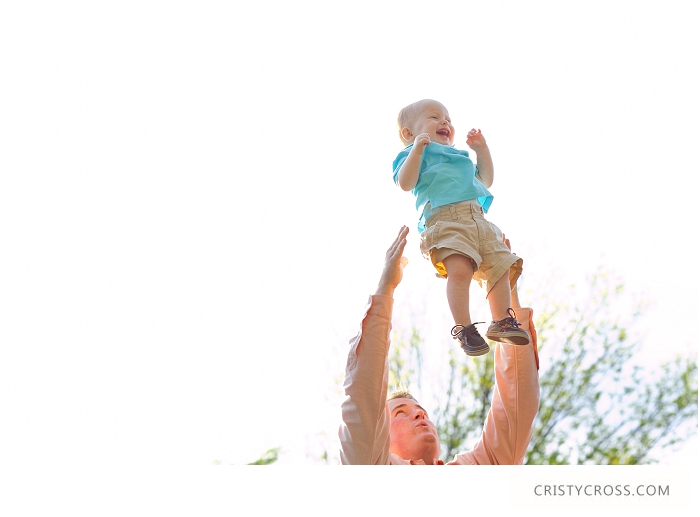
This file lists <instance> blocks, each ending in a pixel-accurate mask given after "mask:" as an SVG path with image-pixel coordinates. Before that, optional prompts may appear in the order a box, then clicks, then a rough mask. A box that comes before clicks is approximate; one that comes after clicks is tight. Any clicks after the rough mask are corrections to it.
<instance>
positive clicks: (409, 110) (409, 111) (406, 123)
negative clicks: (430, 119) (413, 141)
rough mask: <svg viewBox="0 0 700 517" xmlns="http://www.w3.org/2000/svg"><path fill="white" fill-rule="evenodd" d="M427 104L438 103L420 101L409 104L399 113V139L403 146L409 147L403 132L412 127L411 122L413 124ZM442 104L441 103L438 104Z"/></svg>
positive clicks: (429, 100)
mask: <svg viewBox="0 0 700 517" xmlns="http://www.w3.org/2000/svg"><path fill="white" fill-rule="evenodd" d="M426 102H437V101H434V100H432V99H423V100H420V101H416V102H414V103H413V104H409V105H408V106H406V107H405V108H403V109H402V110H401V111H399V118H398V124H399V138H400V139H401V141H402V142H403V145H408V140H404V138H403V135H402V134H401V130H402V129H403V128H405V127H410V125H411V122H413V119H414V117H415V116H416V115H418V114H419V113H420V110H421V109H422V108H423V104H425V103H426ZM437 103H438V104H440V103H439V102H437Z"/></svg>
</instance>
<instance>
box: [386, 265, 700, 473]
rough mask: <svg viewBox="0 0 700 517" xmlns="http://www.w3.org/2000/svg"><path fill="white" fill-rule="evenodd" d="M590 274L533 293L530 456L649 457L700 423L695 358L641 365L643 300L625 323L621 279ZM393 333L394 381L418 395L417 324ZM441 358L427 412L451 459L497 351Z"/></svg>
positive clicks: (475, 423) (613, 460)
mask: <svg viewBox="0 0 700 517" xmlns="http://www.w3.org/2000/svg"><path fill="white" fill-rule="evenodd" d="M589 284H590V285H589V286H588V289H584V290H581V289H577V288H576V287H575V286H571V287H570V289H569V292H568V293H566V295H565V296H562V297H561V299H564V300H567V301H566V302H558V301H552V299H551V297H550V299H549V301H547V300H546V299H543V300H542V303H536V304H535V303H533V305H535V307H536V308H537V312H536V314H535V315H536V317H537V319H536V321H535V328H536V329H537V334H538V344H539V350H540V361H541V362H540V372H539V373H540V393H541V401H540V408H539V413H538V415H537V418H536V421H535V426H534V431H533V436H532V441H531V444H530V447H529V449H528V452H527V454H526V458H525V463H527V464H539V465H541V464H596V465H610V464H643V463H652V462H653V461H654V460H653V458H652V457H651V455H650V454H651V453H652V451H654V450H659V449H664V448H667V447H672V446H673V445H674V444H677V443H678V442H680V441H682V440H685V439H687V437H688V436H690V435H691V434H693V433H695V432H696V431H697V409H698V389H697V360H696V359H695V358H683V357H677V358H676V359H675V360H673V361H670V362H667V363H664V364H661V365H660V366H659V368H658V369H654V371H649V370H648V369H644V368H642V367H640V366H638V365H635V364H634V363H635V361H634V356H635V352H636V351H637V350H638V349H639V346H640V340H639V339H633V338H631V337H630V331H631V330H633V329H634V327H635V322H637V321H638V319H639V318H640V317H641V315H642V311H641V309H639V308H637V309H636V310H635V311H633V312H632V313H631V315H630V316H629V321H626V322H624V323H621V322H619V321H618V318H617V317H615V316H614V314H613V312H612V310H611V305H612V304H613V303H614V302H619V300H620V297H621V295H622V294H623V291H624V289H623V286H622V284H621V283H619V282H615V281H614V280H613V279H612V278H611V276H610V275H608V274H605V273H602V272H598V273H596V274H595V275H593V277H592V278H591V279H590V283H589ZM543 291H545V292H546V291H547V290H546V289H545V290H543ZM392 341H393V345H392V350H391V352H390V370H391V373H390V389H391V387H396V388H399V387H400V388H407V389H409V390H411V391H412V392H414V393H416V394H418V396H419V398H420V393H421V382H423V383H425V379H424V377H426V374H425V372H424V370H423V368H422V360H421V355H420V349H421V344H422V338H421V336H420V333H419V331H418V330H417V329H416V328H412V329H411V331H410V334H409V337H408V338H405V337H402V336H401V333H400V332H395V333H394V336H393V340H392ZM445 367H446V371H447V374H446V375H441V376H432V377H433V378H437V379H444V381H442V382H440V381H438V382H437V389H436V390H434V391H435V393H439V394H440V395H439V396H436V397H435V401H434V404H433V405H432V407H433V408H434V410H433V413H432V415H431V416H432V418H433V420H434V421H435V423H436V426H437V428H438V432H439V434H440V439H441V441H442V454H443V458H442V459H443V460H445V461H447V460H450V459H452V457H453V456H454V454H456V453H457V452H459V451H461V450H465V449H468V448H469V447H471V444H473V443H474V442H475V441H476V440H477V439H478V436H479V434H480V432H481V428H482V426H483V423H484V420H485V418H486V414H487V412H488V410H489V407H490V401H491V395H492V393H493V388H494V375H493V354H488V355H487V356H484V357H480V358H479V359H478V360H473V361H465V358H464V355H463V354H462V352H461V351H460V350H459V349H458V348H456V347H454V348H453V349H451V350H450V355H449V361H446V364H445ZM443 373H444V372H443Z"/></svg>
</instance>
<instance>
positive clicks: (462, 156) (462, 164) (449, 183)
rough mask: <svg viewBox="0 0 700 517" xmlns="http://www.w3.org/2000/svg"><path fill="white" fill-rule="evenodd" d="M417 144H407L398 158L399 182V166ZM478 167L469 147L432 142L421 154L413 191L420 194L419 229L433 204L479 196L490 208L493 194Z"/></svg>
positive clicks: (396, 166)
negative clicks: (472, 159) (486, 185)
mask: <svg viewBox="0 0 700 517" xmlns="http://www.w3.org/2000/svg"><path fill="white" fill-rule="evenodd" d="M411 147H413V144H411V145H409V146H408V147H406V148H405V149H404V150H403V151H401V152H400V153H399V155H398V156H397V157H396V159H395V160H394V183H397V184H398V177H399V169H400V168H401V165H403V162H405V161H406V158H407V157H408V153H409V152H410V151H411ZM477 172H478V169H477V168H476V166H475V165H474V162H472V161H471V159H470V158H469V153H468V152H467V151H462V150H460V149H455V148H454V147H452V146H450V145H442V144H438V143H435V142H431V143H430V145H428V146H427V147H426V148H425V150H424V151H423V156H422V157H421V164H420V173H419V175H418V183H416V186H415V187H413V190H412V191H411V192H412V193H413V195H414V196H416V210H418V213H419V214H420V220H419V221H418V231H419V232H423V231H424V230H425V221H426V219H428V218H429V217H430V213H428V212H427V211H426V205H427V204H428V203H430V208H437V207H439V206H443V205H448V204H450V203H458V202H459V201H468V200H470V199H476V200H477V201H478V202H479V204H480V205H481V206H482V208H483V209H484V212H488V210H489V207H490V206H491V202H492V201H493V196H492V195H491V193H490V192H489V191H488V189H487V188H486V187H484V185H483V184H482V183H481V182H480V181H479V180H478V179H477V178H476V173H477Z"/></svg>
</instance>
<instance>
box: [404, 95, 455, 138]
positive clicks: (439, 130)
mask: <svg viewBox="0 0 700 517" xmlns="http://www.w3.org/2000/svg"><path fill="white" fill-rule="evenodd" d="M409 130H410V132H411V137H410V140H409V141H410V142H411V143H413V141H414V140H415V138H416V137H417V136H418V135H420V134H422V133H428V135H429V136H430V141H431V142H437V143H438V144H443V145H452V143H453V142H454V140H455V128H454V126H453V125H452V121H451V120H450V114H449V113H447V108H445V106H443V105H442V104H440V103H439V102H435V101H428V102H426V103H425V104H424V105H423V106H422V109H421V110H420V111H419V112H418V113H417V114H416V115H415V117H414V119H413V120H412V121H411V127H409Z"/></svg>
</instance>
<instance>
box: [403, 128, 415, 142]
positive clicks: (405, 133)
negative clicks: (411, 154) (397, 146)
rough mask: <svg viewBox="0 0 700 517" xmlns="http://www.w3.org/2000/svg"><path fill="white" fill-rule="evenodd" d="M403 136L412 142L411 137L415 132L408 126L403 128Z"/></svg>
mask: <svg viewBox="0 0 700 517" xmlns="http://www.w3.org/2000/svg"><path fill="white" fill-rule="evenodd" d="M401 136H402V137H403V139H404V140H405V141H406V142H410V141H411V138H412V137H413V133H411V130H410V129H408V128H407V127H405V128H403V129H401Z"/></svg>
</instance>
